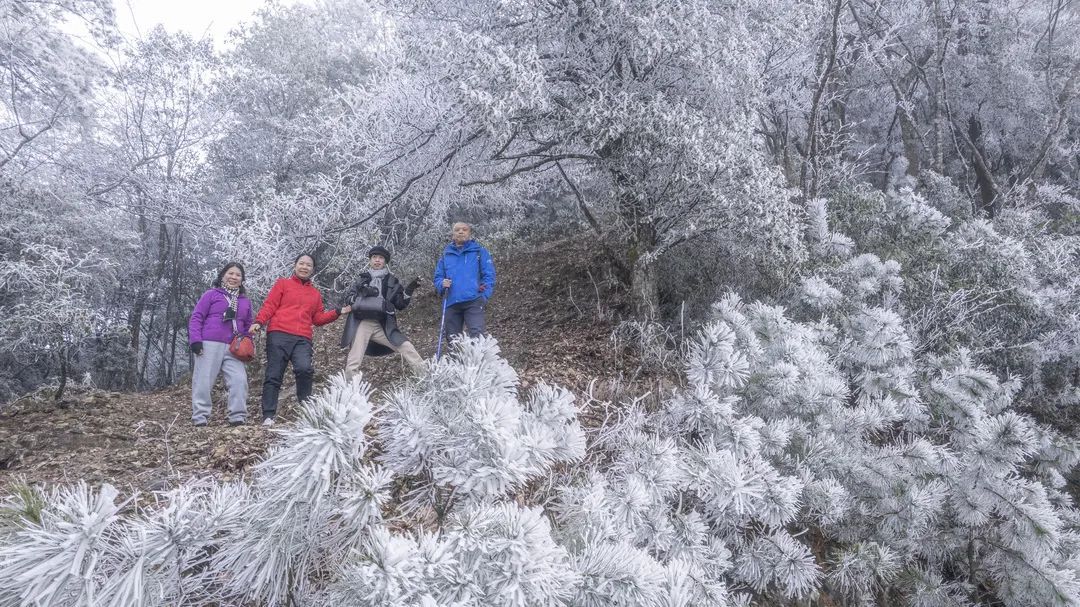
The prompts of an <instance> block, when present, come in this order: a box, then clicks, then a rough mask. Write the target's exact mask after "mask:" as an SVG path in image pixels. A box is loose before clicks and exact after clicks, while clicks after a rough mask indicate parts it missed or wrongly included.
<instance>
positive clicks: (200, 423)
mask: <svg viewBox="0 0 1080 607" xmlns="http://www.w3.org/2000/svg"><path fill="white" fill-rule="evenodd" d="M191 425H192V426H195V427H196V428H202V427H204V426H206V422H205V421H201V422H191Z"/></svg>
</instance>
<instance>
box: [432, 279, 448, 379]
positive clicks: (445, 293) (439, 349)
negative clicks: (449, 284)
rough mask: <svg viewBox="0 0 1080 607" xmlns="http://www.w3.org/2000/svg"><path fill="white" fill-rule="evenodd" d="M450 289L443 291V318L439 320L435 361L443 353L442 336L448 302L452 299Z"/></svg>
mask: <svg viewBox="0 0 1080 607" xmlns="http://www.w3.org/2000/svg"><path fill="white" fill-rule="evenodd" d="M449 295H450V289H446V290H444V291H443V296H442V318H441V319H440V320H439V345H437V346H435V361H436V362H438V360H439V354H441V353H442V338H443V329H444V327H446V302H447V301H448V300H449V299H450V298H449Z"/></svg>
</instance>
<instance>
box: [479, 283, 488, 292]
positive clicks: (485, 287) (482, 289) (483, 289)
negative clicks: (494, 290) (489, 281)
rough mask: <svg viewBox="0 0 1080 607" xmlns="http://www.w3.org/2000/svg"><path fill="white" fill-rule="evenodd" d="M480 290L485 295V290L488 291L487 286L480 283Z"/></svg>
mask: <svg viewBox="0 0 1080 607" xmlns="http://www.w3.org/2000/svg"><path fill="white" fill-rule="evenodd" d="M478 290H479V291H480V292H481V293H483V292H484V291H485V290H487V285H486V284H484V283H480V289H478Z"/></svg>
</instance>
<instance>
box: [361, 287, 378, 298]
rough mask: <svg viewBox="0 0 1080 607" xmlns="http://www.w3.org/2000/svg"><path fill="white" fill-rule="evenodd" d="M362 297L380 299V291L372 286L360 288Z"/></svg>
mask: <svg viewBox="0 0 1080 607" xmlns="http://www.w3.org/2000/svg"><path fill="white" fill-rule="evenodd" d="M360 295H362V296H364V297H378V296H379V290H378V289H376V288H375V287H372V286H370V285H369V286H366V287H361V288H360Z"/></svg>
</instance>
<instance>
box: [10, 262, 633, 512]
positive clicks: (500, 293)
mask: <svg viewBox="0 0 1080 607" xmlns="http://www.w3.org/2000/svg"><path fill="white" fill-rule="evenodd" d="M586 244H587V243H584V242H580V241H575V242H567V241H562V242H556V243H552V244H550V245H548V246H546V247H541V248H538V249H532V250H529V251H523V252H518V253H499V252H495V256H496V265H497V267H498V277H499V281H498V285H497V288H496V293H495V297H494V298H493V299H492V302H491V305H490V307H489V315H488V323H489V327H488V329H489V332H490V333H491V334H493V335H494V336H495V337H497V338H498V339H499V343H500V347H501V349H502V352H503V355H504V356H506V357H507V360H508V361H509V362H510V363H511V365H513V367H514V368H515V369H516V370H517V371H518V373H519V374H520V376H521V378H522V387H524V388H528V387H529V386H530V385H531V384H533V383H535V382H536V381H537V380H539V379H543V380H545V381H548V382H552V383H558V384H561V385H563V386H566V387H569V388H572V389H574V390H575V392H576V393H577V394H579V395H581V394H584V393H585V391H586V390H587V389H588V386H589V383H590V381H591V380H592V379H593V378H600V379H601V382H600V384H598V385H600V386H612V385H624V384H625V381H624V379H625V377H626V376H629V375H631V374H633V375H635V377H636V379H635V381H637V382H639V383H640V382H641V381H643V378H642V376H640V375H638V374H636V373H634V371H635V369H636V367H637V363H636V362H635V360H633V359H632V357H631V356H630V355H628V354H626V353H619V352H615V351H614V348H613V346H612V342H611V340H610V336H611V334H612V330H613V328H614V326H615V324H616V322H617V320H616V319H617V318H618V317H620V316H621V315H622V314H623V313H624V312H625V305H624V302H623V301H622V297H621V295H620V294H619V293H618V291H617V290H613V289H611V288H609V285H610V283H609V282H608V281H605V279H604V277H603V276H602V271H600V270H598V268H601V267H602V266H603V264H602V263H601V262H600V260H599V259H598V258H596V256H595V254H594V253H589V252H588V251H587V247H586ZM439 306H440V301H439V299H438V298H437V297H436V296H435V295H434V293H432V292H430V291H427V290H424V292H423V293H420V294H419V295H418V296H417V299H416V301H415V302H414V304H413V305H412V306H411V307H410V308H409V309H408V310H406V311H405V312H404V313H403V314H402V317H401V323H400V324H401V325H402V326H403V328H404V330H405V331H406V333H407V334H408V335H409V336H410V339H411V340H412V341H413V343H414V344H415V345H416V347H417V349H418V350H419V351H420V353H421V355H423V356H425V357H431V356H433V355H434V353H435V345H436V337H437V334H438V327H439V312H440V307H439ZM341 330H342V323H340V322H338V323H334V324H333V325H330V326H328V327H324V328H322V329H320V330H319V331H318V332H317V333H316V337H315V345H316V390H318V386H319V383H320V382H322V381H323V380H325V379H326V377H328V376H329V375H330V374H333V373H336V372H338V371H339V370H340V369H341V367H342V365H343V364H344V360H345V354H344V353H343V352H342V351H341V350H340V349H339V348H338V347H337V346H338V342H339V340H340V337H341ZM364 372H365V377H366V378H367V379H368V380H369V381H371V382H372V384H373V386H375V388H376V389H377V390H385V389H387V388H389V387H391V386H392V385H393V384H394V383H395V382H397V381H400V380H401V378H402V377H403V375H404V373H405V369H404V366H403V363H402V361H401V360H400V358H399V357H397V356H392V357H385V358H382V359H375V360H371V359H369V360H367V361H365V367H364ZM248 373H249V378H250V380H251V390H250V397H249V401H248V411H249V420H257V419H258V417H259V405H258V398H259V395H260V394H261V381H262V366H261V364H260V363H253V364H252V365H250V366H249V369H248ZM290 375H291V374H287V375H286V385H285V386H284V387H283V389H282V396H283V398H282V403H281V405H280V406H281V419H282V420H283V421H286V422H287V421H288V420H289V419H290V418H291V417H292V415H293V414H294V412H295V406H296V403H295V396H294V394H293V391H292V381H291V377H290ZM620 378H624V379H620ZM644 381H650V380H648V378H644ZM601 390H602V388H601ZM190 397H191V394H190V389H189V386H188V384H187V382H186V380H185V381H182V382H180V383H178V384H177V385H175V386H173V387H170V388H168V389H165V390H161V391H157V392H151V393H115V392H99V391H82V392H80V391H78V389H76V390H74V391H72V393H71V396H69V397H67V398H66V399H65V400H64V401H63V402H62V403H60V404H59V405H58V404H57V403H55V402H53V401H52V400H51V399H49V398H47V397H38V398H35V397H27V398H24V399H21V400H19V401H16V402H14V403H12V404H11V405H9V406H7V407H5V408H4V409H3V411H2V412H0V492H3V493H6V492H7V489H8V487H9V486H10V484H11V483H12V482H14V481H15V480H17V479H20V478H22V479H25V480H28V481H30V482H50V483H51V482H58V481H59V482H63V481H75V480H79V479H84V480H86V481H88V482H91V483H99V482H102V481H108V482H111V483H113V484H114V485H117V486H118V487H120V488H122V489H123V490H125V491H131V490H148V489H151V490H152V489H160V488H164V487H166V486H168V485H169V484H171V483H173V482H176V481H177V480H181V479H185V478H189V477H191V476H206V475H213V476H217V477H220V478H225V479H227V478H232V477H234V476H236V475H237V474H242V473H243V472H244V470H246V469H247V468H249V467H250V466H251V465H252V464H253V463H255V462H256V461H258V459H259V458H260V457H261V455H262V454H263V453H264V452H265V451H266V449H267V446H268V445H270V444H271V443H272V442H273V440H274V439H275V436H274V434H273V433H272V432H268V431H266V430H264V429H263V428H262V427H260V426H258V425H246V426H241V427H237V428H231V427H229V426H227V425H226V424H225V411H224V406H223V404H224V393H223V392H222V391H221V388H220V385H219V386H218V388H217V389H216V390H215V401H214V402H215V405H214V413H213V417H212V419H211V423H210V426H209V427H206V428H193V427H192V426H191V424H190V412H191V409H190ZM376 399H378V394H376Z"/></svg>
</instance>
